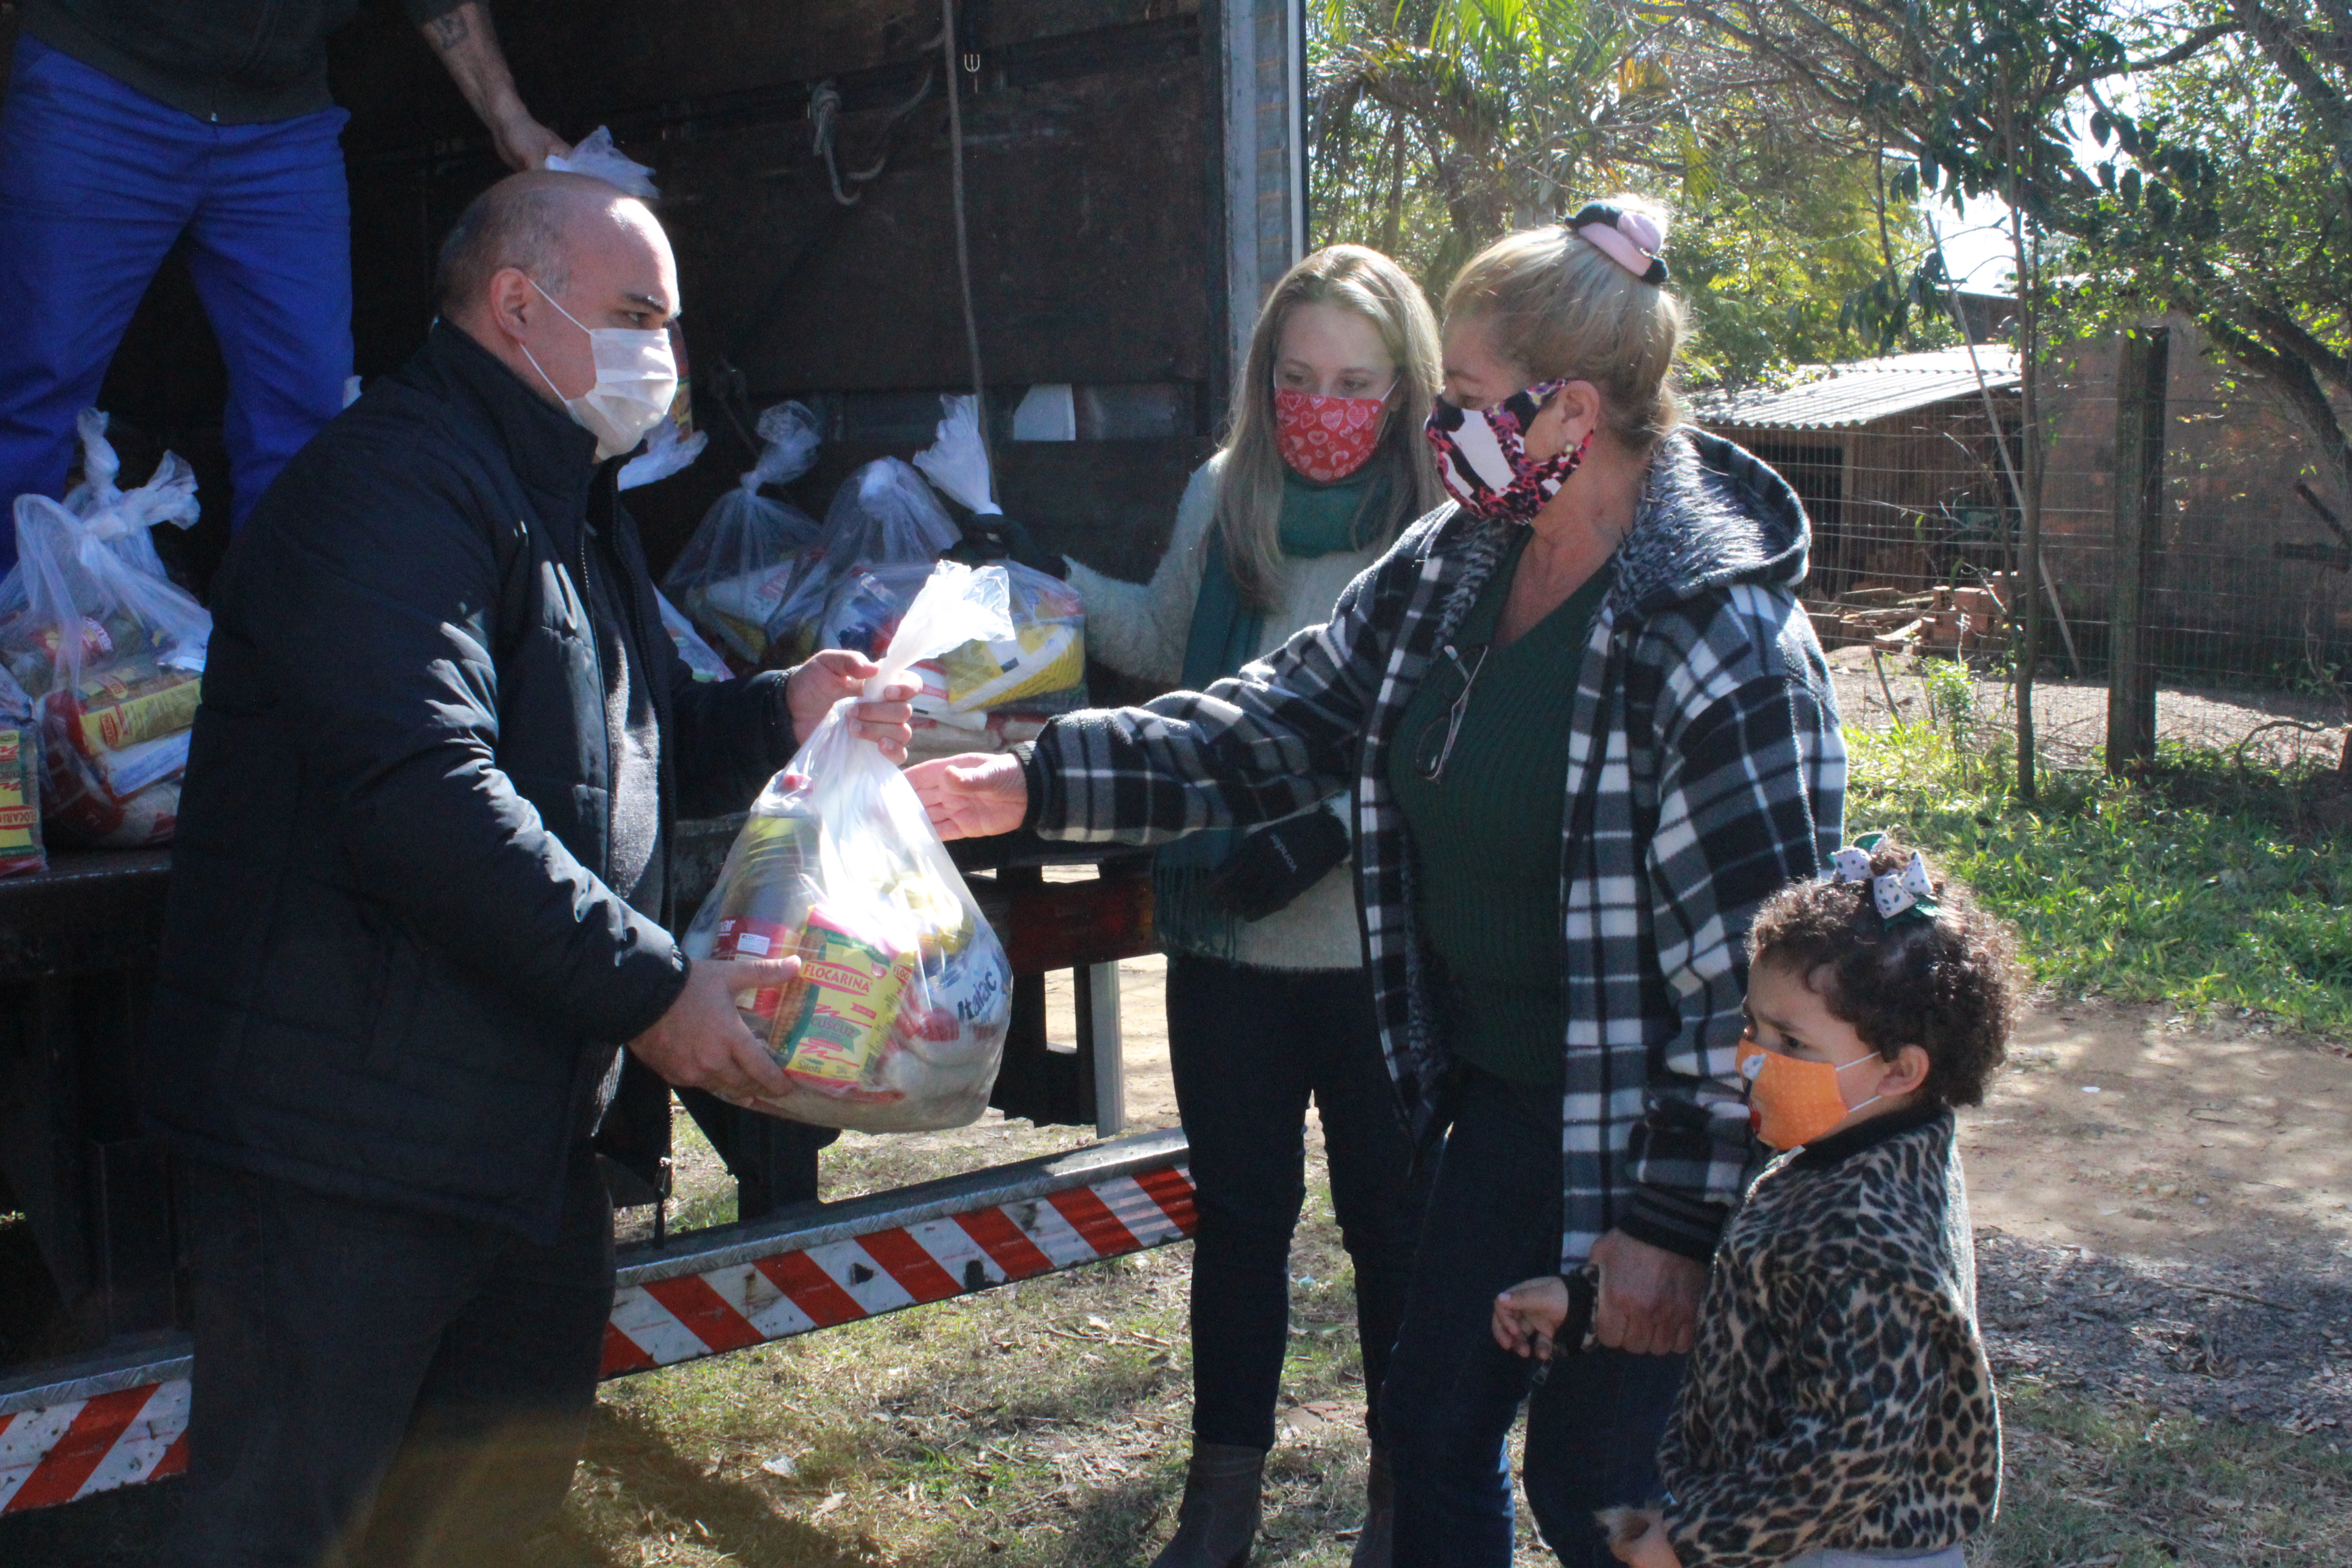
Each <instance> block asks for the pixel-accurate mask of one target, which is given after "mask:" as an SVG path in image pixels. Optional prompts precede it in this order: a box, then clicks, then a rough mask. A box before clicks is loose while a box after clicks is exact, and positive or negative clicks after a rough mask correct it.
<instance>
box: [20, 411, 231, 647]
mask: <svg viewBox="0 0 2352 1568" xmlns="http://www.w3.org/2000/svg"><path fill="white" fill-rule="evenodd" d="M106 426H107V416H105V415H104V414H101V413H100V412H99V411H98V410H97V409H95V408H85V409H83V410H82V411H81V413H80V414H79V415H77V416H75V418H74V428H75V430H76V431H77V432H78V433H79V436H80V437H81V475H82V477H81V482H80V483H79V484H77V485H75V486H74V488H73V489H69V490H68V491H67V492H66V500H65V508H66V510H68V511H69V512H71V513H73V514H74V516H76V517H79V518H89V517H94V516H95V515H96V514H98V513H99V512H100V511H108V512H111V513H113V517H112V518H111V519H110V521H107V522H105V523H102V524H100V532H101V533H103V534H104V535H105V536H106V542H107V543H108V544H109V546H110V547H111V548H112V549H113V551H114V552H115V553H116V554H117V555H120V556H121V557H122V559H123V560H124V561H125V562H126V563H129V564H130V565H131V567H133V568H134V569H136V570H138V571H140V572H143V573H145V574H147V575H148V576H150V577H165V576H167V575H168V574H167V573H165V571H164V570H163V558H162V557H161V556H159V555H157V554H156V553H155V542H154V538H153V536H152V533H151V532H150V530H152V529H153V528H155V527H156V526H158V525H159V524H162V523H166V522H168V523H171V524H172V525H173V526H174V527H176V528H193V527H194V526H195V522H196V519H197V518H198V517H199V516H200V515H201V511H202V509H201V508H200V507H199V506H198V505H197V503H196V472H195V470H194V468H190V467H189V466H188V462H187V459H186V458H183V457H181V456H180V455H179V454H178V453H176V452H166V453H164V454H163V458H162V459H161V460H160V461H158V462H157V463H156V465H155V472H154V473H153V474H152V476H151V477H150V478H149V479H148V480H147V482H146V483H145V484H143V485H141V486H139V487H138V488H137V489H131V490H128V491H126V490H124V489H122V488H121V486H120V485H119V484H117V483H116V482H115V481H116V480H117V479H119V478H120V477H121V473H122V459H121V458H119V457H117V456H116V455H115V451H114V445H113V443H112V442H110V441H109V440H108V439H107V438H106ZM25 607H26V595H25V574H24V568H23V567H22V566H21V565H19V566H16V567H14V568H12V569H11V570H10V571H9V573H8V575H7V577H6V579H5V581H0V621H6V620H8V619H10V618H12V617H14V616H17V615H19V614H21V613H22V612H23V611H24V609H25Z"/></svg>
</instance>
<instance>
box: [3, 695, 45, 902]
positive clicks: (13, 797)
mask: <svg viewBox="0 0 2352 1568" xmlns="http://www.w3.org/2000/svg"><path fill="white" fill-rule="evenodd" d="M48 864H49V856H48V851H47V849H46V848H45V847H43V845H42V842H41V731H40V729H39V727H38V726H37V724H35V723H34V721H33V700H32V699H31V698H30V697H28V696H26V693H25V689H24V688H23V687H21V686H19V685H17V684H16V680H15V679H14V678H13V677H11V676H10V675H9V674H8V672H7V671H6V670H5V669H0V877H14V876H18V875H21V874H22V873H24V872H26V871H39V870H45V869H47V867H48Z"/></svg>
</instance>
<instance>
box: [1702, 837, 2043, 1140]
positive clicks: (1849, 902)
mask: <svg viewBox="0 0 2352 1568" xmlns="http://www.w3.org/2000/svg"><path fill="white" fill-rule="evenodd" d="M1910 860H1911V847H1910V846H1908V845H1905V844H1897V843H1895V839H1894V837H1893V836H1892V835H1889V836H1887V837H1885V838H1882V839H1881V840H1880V841H1879V842H1878V844H1877V845H1876V846H1875V847H1873V849H1872V850H1871V856H1870V869H1871V875H1872V876H1874V877H1878V876H1884V875H1885V874H1886V873H1887V872H1889V871H1900V870H1902V869H1903V868H1904V867H1905V866H1906V865H1908V864H1910ZM1928 879H1929V880H1930V881H1931V882H1932V883H1933V884H1934V885H1935V889H1936V903H1937V913H1936V915H1935V916H1934V918H1933V919H1929V920H1920V919H1916V918H1911V919H1904V918H1897V919H1896V920H1895V921H1885V920H1882V919H1881V918H1880V917H1879V913H1878V906H1877V905H1876V904H1875V903H1874V901H1873V900H1872V898H1871V887H1870V884H1869V883H1868V882H1796V883H1792V884H1790V886H1788V887H1786V888H1783V889H1780V891H1779V892H1778V893H1775V894H1774V895H1773V896H1772V897H1771V898H1770V899H1769V900H1767V901H1766V903H1765V905H1764V907H1763V909H1762V910H1759V911H1758V913H1757V916H1756V922H1755V924H1754V925H1753V926H1751V927H1749V929H1748V963H1749V965H1750V966H1751V967H1753V966H1754V965H1757V964H1760V963H1771V964H1774V965H1776V966H1777V967H1779V968H1780V970H1781V971H1782V972H1783V973H1794V974H1796V975H1798V976H1800V977H1801V978H1802V979H1803V980H1804V982H1805V984H1807V985H1808V986H1809V987H1811V990H1812V991H1813V993H1814V994H1816V995H1818V996H1820V997H1821V999H1822V1004H1823V1005H1825V1006H1827V1007H1828V1008H1829V1010H1830V1012H1831V1014H1832V1016H1836V1017H1838V1018H1841V1019H1843V1020H1844V1021H1845V1022H1846V1023H1848V1024H1851V1025H1853V1031H1854V1033H1855V1034H1857V1035H1859V1036H1861V1037H1862V1039H1863V1043H1864V1044H1865V1045H1867V1046H1869V1047H1871V1048H1872V1049H1874V1050H1875V1051H1877V1052H1878V1054H1879V1055H1880V1056H1882V1057H1885V1058H1887V1059H1888V1060H1889V1061H1892V1060H1894V1059H1895V1056H1896V1054H1897V1053H1898V1052H1900V1051H1901V1050H1902V1048H1903V1047H1905V1046H1911V1045H1916V1046H1918V1047H1921V1048H1922V1049H1923V1050H1925V1051H1926V1052H1927V1063H1928V1066H1927V1081H1926V1082H1925V1083H1924V1084H1923V1085H1922V1086H1921V1092H1922V1093H1923V1094H1925V1095H1926V1096H1927V1098H1929V1099H1931V1100H1935V1101H1936V1102H1937V1103H1939V1104H1943V1105H1979V1104H1982V1103H1983V1101H1984V1097H1985V1089H1986V1086H1987V1085H1988V1084H1989V1083H1990V1081H1991V1079H1992V1076H1993V1074H1994V1073H1995V1072H1996V1071H1998V1070H1999V1069H2000V1064H2001V1060H2002V1058H2004V1057H2005V1056H2007V1054H2008V1050H2009V1031H2010V1026H2011V1020H2012V1018H2013V1017H2014V1016H2015V1013H2016V1008H2017V1003H2018V996H2019V993H2020V991H2021V977H2020V974H2019V971H2018V967H2017V959H2016V942H2015V938H2014V937H2013V936H2012V935H2011V931H2010V929H2009V927H2008V926H2007V925H2006V924H2004V923H2003V922H2002V921H1999V920H1996V919H1994V918H1993V917H1992V916H1991V915H1989V914H1987V913H1986V912H1985V911H1984V910H1982V909H1981V908H1979V905H1978V904H1977V901H1976V900H1975V899H1974V898H1972V897H1971V896H1970V895H1969V890H1968V889H1966V888H1964V887H1962V886H1961V885H1960V884H1959V883H1958V882H1950V881H1947V880H1945V879H1943V878H1942V877H1940V876H1938V875H1937V874H1936V871H1935V868H1933V867H1932V866H1930V867H1929V868H1928Z"/></svg>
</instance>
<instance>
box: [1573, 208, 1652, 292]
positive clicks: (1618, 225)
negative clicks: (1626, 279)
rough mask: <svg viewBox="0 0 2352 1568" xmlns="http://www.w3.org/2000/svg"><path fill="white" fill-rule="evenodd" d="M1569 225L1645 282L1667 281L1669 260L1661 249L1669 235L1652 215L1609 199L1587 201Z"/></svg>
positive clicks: (1605, 254) (1604, 254)
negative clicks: (1622, 205)
mask: <svg viewBox="0 0 2352 1568" xmlns="http://www.w3.org/2000/svg"><path fill="white" fill-rule="evenodd" d="M1568 226H1569V227H1570V228H1572V229H1574V230H1575V231H1576V232H1577V233H1578V234H1580V235H1581V236H1582V237H1584V238H1585V239H1587V240H1589V241H1591V244H1592V246H1593V247H1594V248H1596V249H1598V250H1599V251H1600V252H1601V254H1602V255H1603V256H1606V257H1607V258H1609V259H1610V260H1612V261H1613V262H1615V263H1616V264H1617V265H1618V266H1620V267H1622V268H1624V269H1625V270H1626V271H1628V272H1630V273H1632V274H1633V276H1634V277H1636V278H1639V279H1641V280H1642V281H1643V282H1644V283H1648V284H1651V285H1653V286H1656V285H1660V284H1663V283H1664V282H1665V280H1666V278H1667V272H1666V261H1665V258H1664V257H1663V256H1660V255H1659V254H1658V252H1660V251H1661V250H1664V248H1665V245H1666V237H1665V234H1664V231H1663V230H1662V229H1660V228H1659V227H1658V226H1657V223H1656V221H1655V220H1654V219H1653V218H1651V217H1650V216H1648V215H1646V214H1643V213H1636V212H1627V211H1625V210H1624V209H1623V208H1622V207H1613V206H1611V205H1609V204H1608V203H1607V202H1587V203H1585V204H1584V205H1582V206H1581V207H1579V208H1578V209H1577V213H1576V216H1574V217H1572V218H1570V219H1569V220H1568Z"/></svg>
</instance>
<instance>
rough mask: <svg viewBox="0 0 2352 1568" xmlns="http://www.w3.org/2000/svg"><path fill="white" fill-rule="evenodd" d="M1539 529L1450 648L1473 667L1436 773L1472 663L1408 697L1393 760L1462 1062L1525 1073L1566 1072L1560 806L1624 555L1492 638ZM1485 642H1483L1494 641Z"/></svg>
mask: <svg viewBox="0 0 2352 1568" xmlns="http://www.w3.org/2000/svg"><path fill="white" fill-rule="evenodd" d="M1527 537H1528V536H1524V535H1523V536H1522V538H1521V539H1520V542H1518V543H1517V545H1515V546H1513V548H1512V552H1511V557H1510V559H1509V560H1508V561H1507V562H1506V563H1504V565H1503V567H1502V569H1501V570H1500V571H1497V572H1496V574H1495V576H1494V580H1493V581H1492V582H1490V583H1489V584H1487V585H1486V592H1485V593H1483V594H1481V595H1479V598H1478V603H1477V605H1475V607H1474V608H1473V609H1472V610H1471V612H1470V614H1469V615H1468V616H1466V617H1465V619H1464V621H1463V624H1462V628H1461V631H1460V632H1459V634H1457V636H1456V637H1455V638H1454V649H1455V650H1456V652H1457V653H1459V655H1460V656H1461V660H1462V663H1463V664H1464V665H1465V666H1472V667H1475V669H1476V675H1475V679H1474V680H1473V683H1472V686H1471V689H1470V700H1469V704H1468V706H1467V708H1466V709H1465V711H1464V714H1463V720H1462V728H1461V731H1460V732H1459V733H1457V734H1456V735H1455V736H1454V749H1453V751H1452V752H1451V753H1450V754H1448V756H1447V758H1446V761H1445V768H1444V773H1443V775H1442V776H1441V777H1440V778H1439V780H1438V781H1437V782H1435V783H1432V782H1430V781H1429V780H1428V779H1425V778H1423V776H1422V773H1421V767H1422V763H1423V761H1424V759H1426V758H1429V757H1433V756H1434V755H1435V753H1436V751H1437V748H1438V747H1439V746H1440V745H1442V744H1443V742H1444V733H1445V726H1446V723H1447V721H1448V711H1449V710H1450V708H1451V707H1452V705H1453V703H1454V700H1455V699H1456V698H1457V697H1459V696H1460V695H1461V692H1462V676H1461V674H1460V672H1459V671H1458V670H1456V669H1455V668H1454V664H1453V662H1452V661H1451V660H1448V659H1445V658H1440V659H1439V661H1438V663H1437V665H1436V666H1435V668H1433V670H1432V671H1431V673H1430V677H1429V679H1426V680H1424V681H1423V682H1422V685H1421V689H1419V690H1418V691H1416V692H1415V693H1414V694H1413V698H1412V702H1411V703H1410V704H1409V705H1408V706H1407V707H1406V709H1405V717H1404V723H1403V726H1402V728H1401V729H1400V730H1399V731H1397V735H1398V744H1397V747H1396V749H1395V751H1394V752H1393V753H1392V760H1391V763H1390V764H1389V786H1390V788H1391V789H1392V790H1394V791H1395V792H1396V798H1397V804H1398V805H1399V806H1401V807H1402V810H1403V812H1404V820H1405V826H1406V830H1407V833H1408V835H1409V837H1411V839H1412V850H1413V898H1414V901H1415V902H1416V904H1417V905H1418V906H1419V910H1418V912H1419V914H1420V917H1421V929H1422V930H1423V931H1427V932H1428V933H1429V942H1430V946H1431V947H1432V948H1433V950H1434V952H1433V956H1434V958H1435V959H1436V961H1437V963H1438V965H1439V969H1440V973H1441V975H1442V979H1441V986H1442V990H1441V993H1440V994H1442V995H1443V997H1444V1006H1445V1015H1446V1016H1445V1020H1444V1022H1445V1043H1446V1047H1447V1049H1448V1050H1450V1051H1451V1052H1452V1054H1453V1056H1454V1059H1456V1060H1457V1061H1463V1062H1467V1063H1469V1064H1470V1065H1472V1066H1474V1067H1477V1068H1484V1069H1486V1071H1487V1072H1490V1073H1493V1074H1494V1075H1496V1077H1497V1078H1505V1079H1511V1080H1512V1081H1513V1082H1516V1083H1528V1084H1558V1083H1559V1082H1561V1081H1562V1079H1563V1078H1564V1068H1563V1064H1562V1061H1561V1051H1562V1048H1563V1047H1562V1044H1561V1042H1562V1040H1563V1039H1564V1038H1565V1037H1566V1035H1567V1019H1566V1017H1565V1016H1563V1013H1562V1006H1563V1004H1562V1001H1561V997H1562V994H1563V992H1564V989H1565V987H1564V980H1563V976H1562V973H1561V963H1562V954H1561V947H1560V941H1561V938H1560V909H1559V877H1560V872H1559V844H1560V834H1561V816H1562V814H1563V812H1564V811H1565V810H1566V807H1567V804H1568V797H1567V788H1568V786H1567V779H1568V729H1569V715H1570V710H1571V709H1572V708H1573V706H1574V703H1575V697H1576V675H1577V667H1578V666H1579V665H1580V663H1581V662H1582V661H1583V657H1584V639H1585V637H1586V636H1587V635H1588V634H1589V633H1590V632H1591V626H1592V616H1593V614H1594V612H1595V611H1596V610H1598V609H1599V608H1600V606H1601V596H1602V595H1604V594H1606V593H1607V592H1608V590H1609V579H1610V577H1611V575H1612V567H1607V566H1604V567H1603V568H1602V569H1601V571H1599V572H1597V573H1595V574H1593V578H1592V581H1591V582H1590V583H1587V584H1585V585H1584V586H1583V587H1581V588H1580V589H1578V590H1577V591H1576V592H1575V593H1574V594H1571V595H1569V597H1568V599H1567V600H1566V601H1565V602H1564V603H1562V604H1561V605H1559V607H1558V608H1557V609H1555V610H1553V611H1552V612H1551V614H1549V616H1545V617H1544V618H1543V619H1542V620H1541V621H1538V623H1537V624H1536V625H1535V626H1532V627H1530V628H1529V629H1528V631H1527V633H1526V634H1525V635H1524V636H1522V637H1520V638H1519V640H1518V641H1517V642H1515V643H1513V644H1511V646H1510V647H1493V646H1492V643H1493V639H1494V635H1495V625H1496V621H1497V620H1498V619H1499V618H1500V617H1501V616H1502V611H1503V604H1504V601H1505V600H1507V598H1508V597H1509V596H1510V591H1511V580H1512V578H1513V577H1515V576H1516V575H1517V572H1518V563H1519V558H1520V556H1521V555H1523V554H1524V553H1525V552H1526V549H1527ZM1482 650H1483V652H1482Z"/></svg>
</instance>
